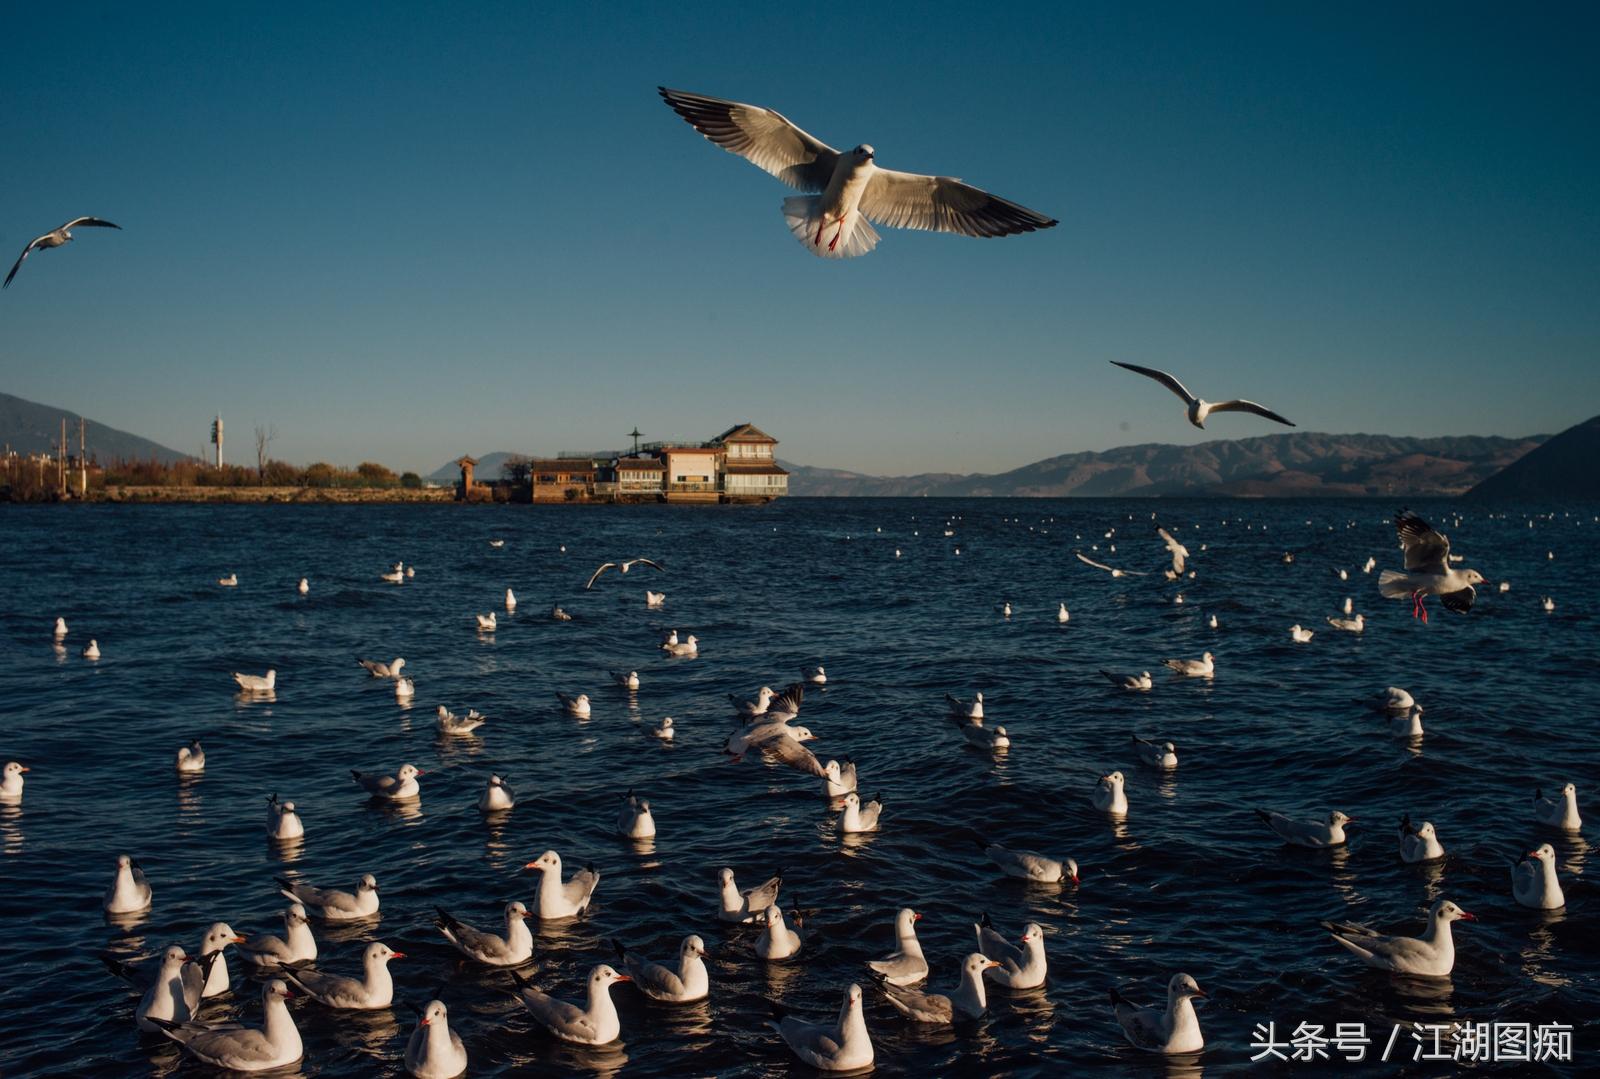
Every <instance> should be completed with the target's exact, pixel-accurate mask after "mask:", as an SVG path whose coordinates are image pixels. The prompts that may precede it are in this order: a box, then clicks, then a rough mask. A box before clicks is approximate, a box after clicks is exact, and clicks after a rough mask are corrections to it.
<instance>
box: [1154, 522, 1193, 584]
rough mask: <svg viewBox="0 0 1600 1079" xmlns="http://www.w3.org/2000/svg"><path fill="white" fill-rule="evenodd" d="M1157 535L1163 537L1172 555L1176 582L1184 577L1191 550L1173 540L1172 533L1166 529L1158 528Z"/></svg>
mask: <svg viewBox="0 0 1600 1079" xmlns="http://www.w3.org/2000/svg"><path fill="white" fill-rule="evenodd" d="M1156 534H1157V535H1159V536H1160V537H1161V542H1163V543H1165V544H1166V545H1167V553H1168V554H1170V555H1172V571H1171V572H1172V577H1171V579H1173V580H1176V579H1177V578H1179V577H1182V576H1183V566H1184V559H1186V558H1188V557H1189V548H1187V547H1185V546H1184V545H1183V544H1181V543H1179V542H1178V541H1177V540H1175V539H1173V538H1172V533H1171V532H1168V531H1167V530H1166V529H1165V528H1157V529H1156Z"/></svg>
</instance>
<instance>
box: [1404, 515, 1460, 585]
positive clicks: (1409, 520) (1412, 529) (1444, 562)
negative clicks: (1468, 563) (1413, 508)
mask: <svg viewBox="0 0 1600 1079" xmlns="http://www.w3.org/2000/svg"><path fill="white" fill-rule="evenodd" d="M1394 528H1395V532H1397V533H1398V534H1399V536H1400V548H1401V550H1403V551H1405V553H1406V569H1407V570H1408V571H1421V572H1424V573H1444V572H1445V571H1446V570H1448V569H1449V568H1450V540H1449V538H1448V537H1447V536H1445V535H1444V534H1443V533H1441V532H1435V531H1434V529H1433V526H1432V525H1430V524H1429V523H1428V522H1427V521H1424V520H1423V519H1422V518H1421V517H1418V516H1417V515H1416V514H1414V513H1407V512H1406V511H1404V510H1401V511H1400V512H1399V513H1397V514H1395V515H1394Z"/></svg>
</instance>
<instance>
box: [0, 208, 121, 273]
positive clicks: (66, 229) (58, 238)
mask: <svg viewBox="0 0 1600 1079" xmlns="http://www.w3.org/2000/svg"><path fill="white" fill-rule="evenodd" d="M76 228H97V229H120V228H122V226H121V225H113V224H112V223H111V222H109V221H106V220H103V219H101V218H98V217H75V218H73V219H72V220H71V221H68V222H67V223H66V224H65V225H62V226H61V227H60V228H56V229H51V230H50V231H49V232H47V233H45V234H44V235H43V236H40V237H38V238H37V239H34V240H30V241H29V242H28V246H27V247H24V248H23V249H22V254H20V255H18V256H17V261H16V262H15V263H14V264H12V267H11V272H10V273H8V274H6V281H5V284H3V285H0V288H9V287H10V285H11V279H12V278H13V277H15V276H17V271H18V270H20V269H22V262H23V260H24V259H26V258H27V257H28V256H29V255H31V254H33V253H34V252H35V251H43V250H44V249H45V248H48V247H60V246H62V245H63V244H67V243H71V242H72V230H73V229H76Z"/></svg>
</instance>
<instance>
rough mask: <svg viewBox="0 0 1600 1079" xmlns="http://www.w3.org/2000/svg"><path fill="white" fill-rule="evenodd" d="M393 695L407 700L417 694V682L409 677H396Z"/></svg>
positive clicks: (398, 698) (397, 698)
mask: <svg viewBox="0 0 1600 1079" xmlns="http://www.w3.org/2000/svg"><path fill="white" fill-rule="evenodd" d="M394 695H395V699H396V700H401V701H408V700H410V699H411V698H412V697H415V696H416V695H417V684H416V683H415V682H413V681H412V680H411V679H409V678H405V677H401V678H396V679H395V680H394Z"/></svg>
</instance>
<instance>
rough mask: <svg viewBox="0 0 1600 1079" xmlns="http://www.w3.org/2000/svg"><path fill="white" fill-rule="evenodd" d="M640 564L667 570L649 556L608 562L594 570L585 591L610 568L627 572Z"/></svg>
mask: <svg viewBox="0 0 1600 1079" xmlns="http://www.w3.org/2000/svg"><path fill="white" fill-rule="evenodd" d="M639 565H644V566H649V567H650V568H652V569H659V570H665V568H666V567H664V566H663V565H661V563H659V562H652V561H650V560H649V559H648V558H630V559H628V560H627V561H626V562H606V563H604V564H602V565H601V567H600V568H599V569H597V570H595V571H594V575H593V576H592V577H590V578H589V583H588V584H586V585H584V586H583V587H584V591H588V590H589V589H591V588H593V587H594V583H595V582H596V581H598V580H599V579H600V575H601V574H602V573H604V572H605V571H606V570H608V569H614V570H619V571H621V572H623V573H627V572H628V571H629V570H630V569H632V568H633V567H634V566H639Z"/></svg>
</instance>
